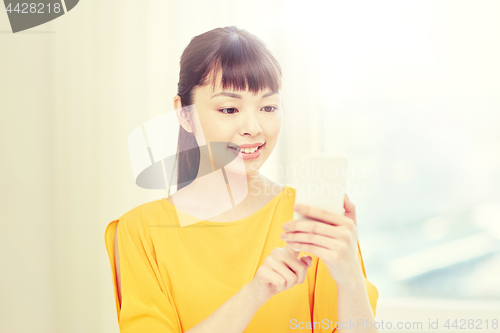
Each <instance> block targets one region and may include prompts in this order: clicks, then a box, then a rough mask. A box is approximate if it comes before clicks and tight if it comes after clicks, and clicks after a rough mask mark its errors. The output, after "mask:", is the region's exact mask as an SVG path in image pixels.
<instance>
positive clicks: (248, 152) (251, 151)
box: [236, 147, 259, 154]
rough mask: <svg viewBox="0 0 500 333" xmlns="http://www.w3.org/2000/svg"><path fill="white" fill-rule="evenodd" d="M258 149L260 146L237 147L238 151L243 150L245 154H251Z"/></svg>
mask: <svg viewBox="0 0 500 333" xmlns="http://www.w3.org/2000/svg"><path fill="white" fill-rule="evenodd" d="M257 149H259V147H255V148H241V149H239V148H236V150H237V151H241V152H242V153H245V154H250V153H255V152H256V151H257Z"/></svg>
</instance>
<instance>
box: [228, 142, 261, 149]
mask: <svg viewBox="0 0 500 333" xmlns="http://www.w3.org/2000/svg"><path fill="white" fill-rule="evenodd" d="M263 144H264V142H257V143H251V144H248V143H247V144H244V145H239V144H237V143H235V144H232V145H229V146H230V147H234V146H238V147H239V148H255V147H258V146H262V145H263Z"/></svg>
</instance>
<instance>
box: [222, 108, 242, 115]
mask: <svg viewBox="0 0 500 333" xmlns="http://www.w3.org/2000/svg"><path fill="white" fill-rule="evenodd" d="M219 112H220V113H224V114H233V113H236V112H238V110H236V109H235V108H224V109H219Z"/></svg>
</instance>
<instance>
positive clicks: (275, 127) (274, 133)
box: [262, 116, 283, 141]
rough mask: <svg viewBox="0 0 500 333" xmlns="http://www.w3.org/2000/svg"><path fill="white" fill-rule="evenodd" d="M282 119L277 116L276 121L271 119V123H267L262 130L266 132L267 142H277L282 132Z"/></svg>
mask: <svg viewBox="0 0 500 333" xmlns="http://www.w3.org/2000/svg"><path fill="white" fill-rule="evenodd" d="M282 122H283V120H282V117H281V116H277V117H275V118H274V119H271V121H266V122H265V123H264V124H263V126H262V128H263V130H264V131H265V135H266V138H267V140H269V141H275V140H277V139H278V136H279V134H280V132H281V125H282Z"/></svg>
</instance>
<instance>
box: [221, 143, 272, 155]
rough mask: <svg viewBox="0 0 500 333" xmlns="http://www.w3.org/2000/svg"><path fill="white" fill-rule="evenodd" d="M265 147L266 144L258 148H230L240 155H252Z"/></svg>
mask: <svg viewBox="0 0 500 333" xmlns="http://www.w3.org/2000/svg"><path fill="white" fill-rule="evenodd" d="M264 145H265V143H264V144H262V145H260V146H258V147H253V148H238V147H234V146H229V148H231V149H232V150H235V151H236V152H238V153H239V152H241V153H243V154H252V153H255V152H256V151H257V150H259V149H260V148H262V147H263V146H264Z"/></svg>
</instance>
